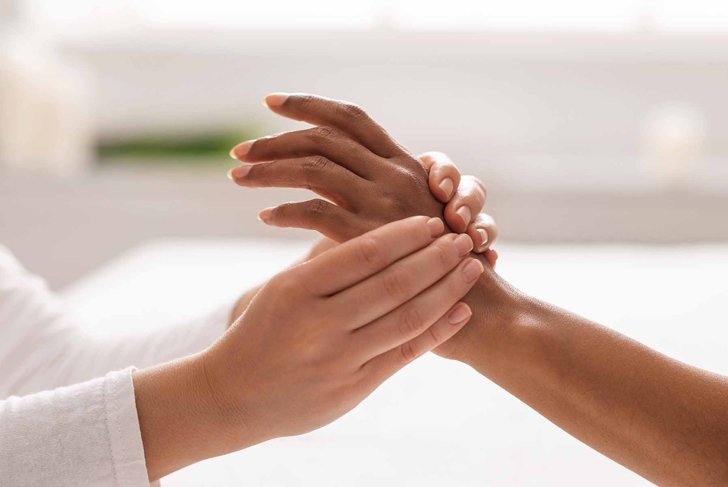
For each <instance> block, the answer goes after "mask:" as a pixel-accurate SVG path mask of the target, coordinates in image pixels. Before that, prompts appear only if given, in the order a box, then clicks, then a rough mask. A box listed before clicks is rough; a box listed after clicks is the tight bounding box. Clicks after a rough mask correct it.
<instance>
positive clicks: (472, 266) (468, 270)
mask: <svg viewBox="0 0 728 487" xmlns="http://www.w3.org/2000/svg"><path fill="white" fill-rule="evenodd" d="M484 270H485V268H484V267H483V264H481V263H480V261H479V260H477V259H470V262H468V263H467V264H465V267H463V277H464V278H465V282H467V283H468V284H470V283H471V282H473V281H474V280H476V279H477V278H478V277H480V275H481V274H482V273H483V271H484Z"/></svg>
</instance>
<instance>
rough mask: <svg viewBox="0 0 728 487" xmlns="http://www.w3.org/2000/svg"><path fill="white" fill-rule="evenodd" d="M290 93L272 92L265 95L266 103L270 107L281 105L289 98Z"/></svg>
mask: <svg viewBox="0 0 728 487" xmlns="http://www.w3.org/2000/svg"><path fill="white" fill-rule="evenodd" d="M288 96H289V95H288V93H271V94H270V95H267V96H266V97H265V100H264V103H265V105H266V106H268V107H279V106H281V105H283V104H284V103H285V102H286V100H287V99H288Z"/></svg>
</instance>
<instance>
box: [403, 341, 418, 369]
mask: <svg viewBox="0 0 728 487" xmlns="http://www.w3.org/2000/svg"><path fill="white" fill-rule="evenodd" d="M399 353H400V355H401V356H402V361H403V362H404V363H406V364H408V363H410V362H412V361H413V360H414V359H416V358H417V355H418V353H417V349H416V348H415V346H414V344H413V343H412V342H411V341H409V342H406V343H403V344H402V345H400V346H399Z"/></svg>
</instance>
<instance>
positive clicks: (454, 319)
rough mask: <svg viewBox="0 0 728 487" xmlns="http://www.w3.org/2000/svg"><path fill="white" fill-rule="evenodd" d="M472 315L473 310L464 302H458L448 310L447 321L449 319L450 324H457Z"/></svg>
mask: <svg viewBox="0 0 728 487" xmlns="http://www.w3.org/2000/svg"><path fill="white" fill-rule="evenodd" d="M472 315H473V312H472V311H471V310H470V307H469V306H468V305H466V304H464V303H458V304H456V305H455V308H453V310H452V311H450V314H449V315H447V321H449V322H450V324H451V325H459V324H461V323H462V322H463V321H465V320H467V319H468V318H470V317H471V316H472Z"/></svg>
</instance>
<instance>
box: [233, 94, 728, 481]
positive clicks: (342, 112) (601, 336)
mask: <svg viewBox="0 0 728 487" xmlns="http://www.w3.org/2000/svg"><path fill="white" fill-rule="evenodd" d="M267 101H268V105H269V106H270V107H271V109H272V110H273V111H275V112H276V113H278V114H280V115H283V116H286V117H289V118H294V119H296V120H303V121H307V122H309V123H313V124H316V125H320V126H324V127H328V128H327V129H326V130H319V131H318V132H313V133H310V132H309V133H306V132H305V131H301V132H298V133H296V132H291V133H288V134H281V135H277V136H273V137H269V138H265V139H259V141H249V142H246V143H243V144H241V145H240V146H238V150H237V152H236V154H237V155H238V156H240V157H239V158H240V159H241V160H243V161H245V162H255V161H264V160H266V159H267V158H269V156H270V155H271V154H277V153H278V152H280V151H281V150H284V149H283V148H282V147H283V146H282V145H280V143H279V141H281V140H284V141H288V142H291V141H292V142H293V146H294V148H295V150H298V151H302V152H301V153H304V154H306V155H309V156H311V157H317V156H319V155H321V156H325V157H327V158H328V159H327V160H333V161H336V163H337V164H338V163H339V160H341V161H343V162H340V164H341V165H342V166H343V167H348V168H355V169H356V168H363V169H362V170H365V171H367V180H372V179H374V180H375V181H376V183H377V189H376V190H373V191H362V190H360V186H361V184H360V183H359V182H358V181H356V180H353V181H354V182H353V183H352V182H350V181H346V180H344V179H341V178H339V180H338V181H337V183H336V188H334V187H333V185H332V183H330V182H328V181H329V180H327V179H325V178H321V177H319V178H318V179H317V183H318V185H314V186H313V187H312V189H313V190H314V191H316V192H318V193H319V194H326V193H327V192H329V191H337V192H338V193H341V194H344V193H348V194H351V195H353V196H352V198H353V200H354V201H347V204H349V205H350V207H352V208H355V210H354V211H351V210H346V209H345V208H344V209H343V210H339V209H330V208H329V207H324V208H323V211H322V212H319V213H316V214H313V215H311V214H308V215H307V214H305V212H303V213H300V214H297V215H296V217H295V218H291V216H290V212H289V211H288V210H289V208H288V207H287V206H279V207H277V208H276V209H273V210H270V211H269V212H268V213H267V216H268V217H269V219H270V220H271V223H272V224H279V222H283V223H282V225H283V226H301V227H304V228H316V229H318V230H319V231H321V232H322V233H324V234H329V233H331V232H332V231H337V232H342V229H346V230H347V231H348V233H345V234H343V235H340V238H341V239H342V240H346V239H347V238H351V237H352V236H354V235H356V234H357V231H356V229H357V228H359V226H362V225H366V224H367V223H368V221H370V220H371V217H370V216H369V215H364V216H361V215H360V210H357V209H359V208H373V207H376V205H377V204H378V203H377V199H378V198H380V195H387V196H388V197H391V198H394V199H395V203H396V204H394V205H389V207H390V208H391V209H393V210H396V211H395V213H397V214H398V215H399V213H398V211H407V210H408V209H409V211H416V210H415V208H419V211H425V210H427V211H434V210H433V207H434V201H433V198H432V197H431V196H430V195H428V194H426V193H425V191H424V188H425V184H426V183H425V182H424V181H422V180H418V179H417V177H416V172H417V171H416V168H414V166H413V165H412V163H411V161H412V160H413V159H414V158H413V157H412V156H410V155H409V154H408V153H407V151H406V150H405V149H403V148H402V147H401V146H400V145H399V144H397V143H396V142H395V141H394V140H392V139H391V138H390V137H389V136H388V135H387V133H386V132H385V131H384V129H382V128H381V127H380V126H379V125H377V124H376V123H375V122H374V121H373V120H372V119H371V118H370V117H369V116H368V115H367V114H366V113H365V112H364V111H363V110H362V109H361V108H359V107H356V106H355V105H352V104H350V103H346V102H339V101H336V100H329V99H325V98H321V97H316V96H312V95H286V94H274V95H271V96H269V97H268V98H267ZM297 134H298V135H297ZM344 148H345V150H344ZM251 172H252V171H251ZM375 173H376V174H375ZM403 173H404V174H406V175H407V177H406V178H402V177H401V175H402V174H403ZM257 185H265V183H264V181H263V182H261V181H258V182H257ZM321 185H322V186H321ZM418 186H419V187H418ZM392 195H394V196H392ZM397 195H400V196H399V197H400V198H402V201H400V200H398V199H397ZM329 210H331V211H329ZM340 219H341V220H343V221H344V224H341V222H340V221H339V220H340ZM335 227H336V228H335ZM465 301H466V302H467V303H468V304H469V305H470V306H471V308H472V309H473V313H474V318H473V320H472V321H471V322H470V323H469V324H468V326H466V327H464V328H463V329H462V330H461V331H460V332H459V333H458V334H457V335H455V336H454V337H453V338H452V339H450V340H448V341H447V342H446V343H444V344H443V345H441V346H440V347H438V348H437V349H436V350H435V352H436V353H438V354H440V355H443V356H445V357H448V358H451V359H456V360H460V361H462V362H464V363H467V364H469V365H471V366H472V367H473V368H475V370H477V371H478V372H480V373H481V374H482V375H484V376H485V377H487V378H489V379H491V380H492V381H494V382H495V383H497V384H499V385H500V386H502V387H503V388H505V389H506V390H508V391H509V392H510V393H512V394H513V395H515V396H516V397H518V398H520V399H521V400H523V401H524V402H525V403H527V404H528V405H530V406H531V407H533V408H534V409H535V410H536V411H538V412H539V413H541V414H542V415H544V416H545V417H546V418H548V419H549V420H551V421H552V422H554V423H555V424H556V425H558V426H560V427H561V428H563V429H564V430H565V431H567V432H569V433H570V434H572V435H573V436H575V437H577V438H579V439H580V440H581V441H583V442H585V443H586V444H588V445H590V446H592V447H593V448H595V449H596V450H598V451H600V452H602V453H603V454H605V455H607V456H608V457H610V458H612V459H613V460H615V461H617V462H619V463H621V464H622V465H624V466H626V467H627V468H630V469H631V470H633V471H634V472H636V473H638V474H640V475H642V476H644V477H645V478H647V479H649V480H651V481H653V482H656V483H658V484H660V485H726V484H728V379H726V377H725V376H721V375H717V374H713V373H710V372H706V371H703V370H700V369H698V368H695V367H691V366H689V365H687V364H683V363H680V362H678V361H676V360H673V359H671V358H669V357H666V356H664V355H662V354H660V353H658V352H656V351H654V350H651V349H650V348H648V347H646V346H644V345H642V344H640V343H638V342H636V341H634V340H632V339H630V338H628V337H625V336H623V335H621V334H619V333H616V332H615V331H613V330H610V329H608V328H605V327H603V326H600V325H598V324H596V323H593V322H591V321H589V320H587V319H584V318H581V317H579V316H576V315H574V314H572V313H569V312H568V311H565V310H561V309H558V308H556V307H554V306H551V305H549V304H546V303H543V302H540V301H538V300H537V299H534V298H531V297H529V296H527V295H525V294H523V293H521V292H520V291H518V290H516V289H514V288H513V287H512V286H510V285H509V284H508V283H506V282H505V281H504V280H502V279H501V278H500V277H499V276H498V275H497V274H496V273H495V272H494V271H493V270H491V269H486V272H484V274H483V275H482V276H481V278H480V280H479V282H478V284H477V285H476V286H475V287H474V288H473V290H471V292H470V293H469V294H468V296H467V297H466V300H465Z"/></svg>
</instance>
